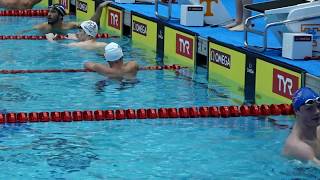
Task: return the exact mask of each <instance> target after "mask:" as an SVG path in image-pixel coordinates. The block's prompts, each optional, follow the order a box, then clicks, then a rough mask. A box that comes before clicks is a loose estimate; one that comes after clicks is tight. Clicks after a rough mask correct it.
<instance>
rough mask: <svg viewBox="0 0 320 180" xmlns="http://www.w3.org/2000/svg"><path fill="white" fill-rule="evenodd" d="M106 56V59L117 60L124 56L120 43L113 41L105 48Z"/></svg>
mask: <svg viewBox="0 0 320 180" xmlns="http://www.w3.org/2000/svg"><path fill="white" fill-rule="evenodd" d="M104 52H105V54H104V57H105V58H106V61H117V60H119V59H120V58H122V56H123V52H122V49H121V47H120V46H119V44H117V43H114V42H111V43H109V44H108V45H106V47H105V48H104Z"/></svg>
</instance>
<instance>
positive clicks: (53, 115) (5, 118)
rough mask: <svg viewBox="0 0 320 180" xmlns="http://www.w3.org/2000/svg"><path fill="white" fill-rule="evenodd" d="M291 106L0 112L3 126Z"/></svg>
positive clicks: (252, 112)
mask: <svg viewBox="0 0 320 180" xmlns="http://www.w3.org/2000/svg"><path fill="white" fill-rule="evenodd" d="M293 113H294V112H293V108H292V105H291V104H271V105H266V104H263V105H256V104H254V105H250V106H248V105H242V106H200V107H180V108H159V109H155V108H151V109H118V110H94V111H91V110H85V111H62V112H29V113H27V112H9V113H6V114H3V113H0V123H1V124H3V123H27V122H49V121H52V122H74V121H104V120H125V119H162V118H208V117H214V118H219V117H221V118H229V117H240V116H241V117H246V116H270V115H273V116H278V115H292V114H293Z"/></svg>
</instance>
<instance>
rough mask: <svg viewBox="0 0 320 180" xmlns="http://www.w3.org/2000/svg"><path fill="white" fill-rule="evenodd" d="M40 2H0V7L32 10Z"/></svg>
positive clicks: (4, 0)
mask: <svg viewBox="0 0 320 180" xmlns="http://www.w3.org/2000/svg"><path fill="white" fill-rule="evenodd" d="M40 1H41V0H0V7H1V8H6V9H32V7H33V6H34V5H36V4H37V3H39V2H40Z"/></svg>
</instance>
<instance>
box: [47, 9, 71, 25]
mask: <svg viewBox="0 0 320 180" xmlns="http://www.w3.org/2000/svg"><path fill="white" fill-rule="evenodd" d="M66 14H67V13H66V11H65V8H64V7H63V6H62V5H60V4H54V5H51V6H49V12H48V23H49V24H55V23H57V22H58V21H62V20H63V16H65V15H66Z"/></svg>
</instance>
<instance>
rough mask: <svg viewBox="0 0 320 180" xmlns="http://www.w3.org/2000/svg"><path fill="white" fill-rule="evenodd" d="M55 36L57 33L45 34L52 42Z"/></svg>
mask: <svg viewBox="0 0 320 180" xmlns="http://www.w3.org/2000/svg"><path fill="white" fill-rule="evenodd" d="M56 37H57V34H53V33H48V34H46V38H47V40H48V41H50V42H54V39H55V38H56Z"/></svg>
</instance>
